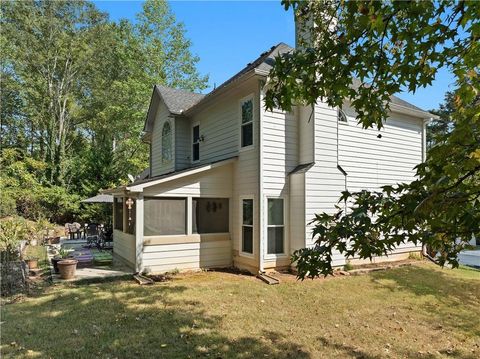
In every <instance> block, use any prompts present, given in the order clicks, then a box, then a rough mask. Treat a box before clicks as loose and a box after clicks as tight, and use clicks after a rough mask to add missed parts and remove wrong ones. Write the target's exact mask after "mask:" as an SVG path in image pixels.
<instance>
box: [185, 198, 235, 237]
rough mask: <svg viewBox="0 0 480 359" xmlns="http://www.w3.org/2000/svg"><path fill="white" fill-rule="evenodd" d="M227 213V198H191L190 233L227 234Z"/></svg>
mask: <svg viewBox="0 0 480 359" xmlns="http://www.w3.org/2000/svg"><path fill="white" fill-rule="evenodd" d="M228 213H229V212H228V198H193V199H192V232H193V233H200V234H203V233H227V232H229V226H228V220H229V215H228Z"/></svg>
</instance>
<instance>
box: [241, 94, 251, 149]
mask: <svg viewBox="0 0 480 359" xmlns="http://www.w3.org/2000/svg"><path fill="white" fill-rule="evenodd" d="M241 143H242V147H247V146H250V145H253V101H252V100H251V99H250V100H247V101H244V102H243V103H242V126H241Z"/></svg>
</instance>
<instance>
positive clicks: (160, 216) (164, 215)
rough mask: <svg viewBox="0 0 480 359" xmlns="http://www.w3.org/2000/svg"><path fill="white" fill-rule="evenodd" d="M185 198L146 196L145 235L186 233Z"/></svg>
mask: <svg viewBox="0 0 480 359" xmlns="http://www.w3.org/2000/svg"><path fill="white" fill-rule="evenodd" d="M186 203H187V201H186V199H185V198H145V200H144V209H143V211H144V216H145V218H144V229H143V234H144V235H145V236H162V235H177V234H186V233H187V232H186V213H185V212H186Z"/></svg>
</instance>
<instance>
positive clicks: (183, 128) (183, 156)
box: [175, 117, 192, 171]
mask: <svg viewBox="0 0 480 359" xmlns="http://www.w3.org/2000/svg"><path fill="white" fill-rule="evenodd" d="M191 142H192V139H191V128H190V121H189V120H188V119H186V118H184V117H176V118H175V169H176V170H177V171H179V170H183V169H185V168H188V167H189V166H190V158H191V151H192V146H191V145H192V144H191Z"/></svg>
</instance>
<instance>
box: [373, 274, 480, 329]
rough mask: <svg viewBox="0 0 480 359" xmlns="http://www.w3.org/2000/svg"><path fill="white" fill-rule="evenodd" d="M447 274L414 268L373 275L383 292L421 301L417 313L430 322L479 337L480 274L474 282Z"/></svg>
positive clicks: (470, 279) (474, 275)
mask: <svg viewBox="0 0 480 359" xmlns="http://www.w3.org/2000/svg"><path fill="white" fill-rule="evenodd" d="M447 270H448V271H451V269H444V270H443V271H442V270H439V269H437V268H435V269H433V268H432V267H429V266H411V267H402V268H398V269H395V270H387V271H382V272H374V273H372V274H371V277H372V279H373V281H374V283H376V285H378V286H381V287H382V288H387V289H389V290H391V291H393V292H394V291H404V292H409V293H411V294H413V295H415V296H416V297H417V298H418V299H419V302H418V303H419V305H418V307H417V308H416V310H417V312H418V313H419V314H423V315H424V316H425V317H426V320H427V321H430V322H432V323H436V324H437V325H438V323H442V325H444V326H448V327H450V328H455V329H461V330H462V331H464V332H465V333H468V334H469V335H476V336H480V322H479V319H478V313H479V298H480V273H479V276H478V279H477V278H475V277H476V273H473V277H472V278H469V277H465V278H462V277H461V276H455V275H452V274H453V273H446V272H444V271H447ZM453 270H456V269H453Z"/></svg>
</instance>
